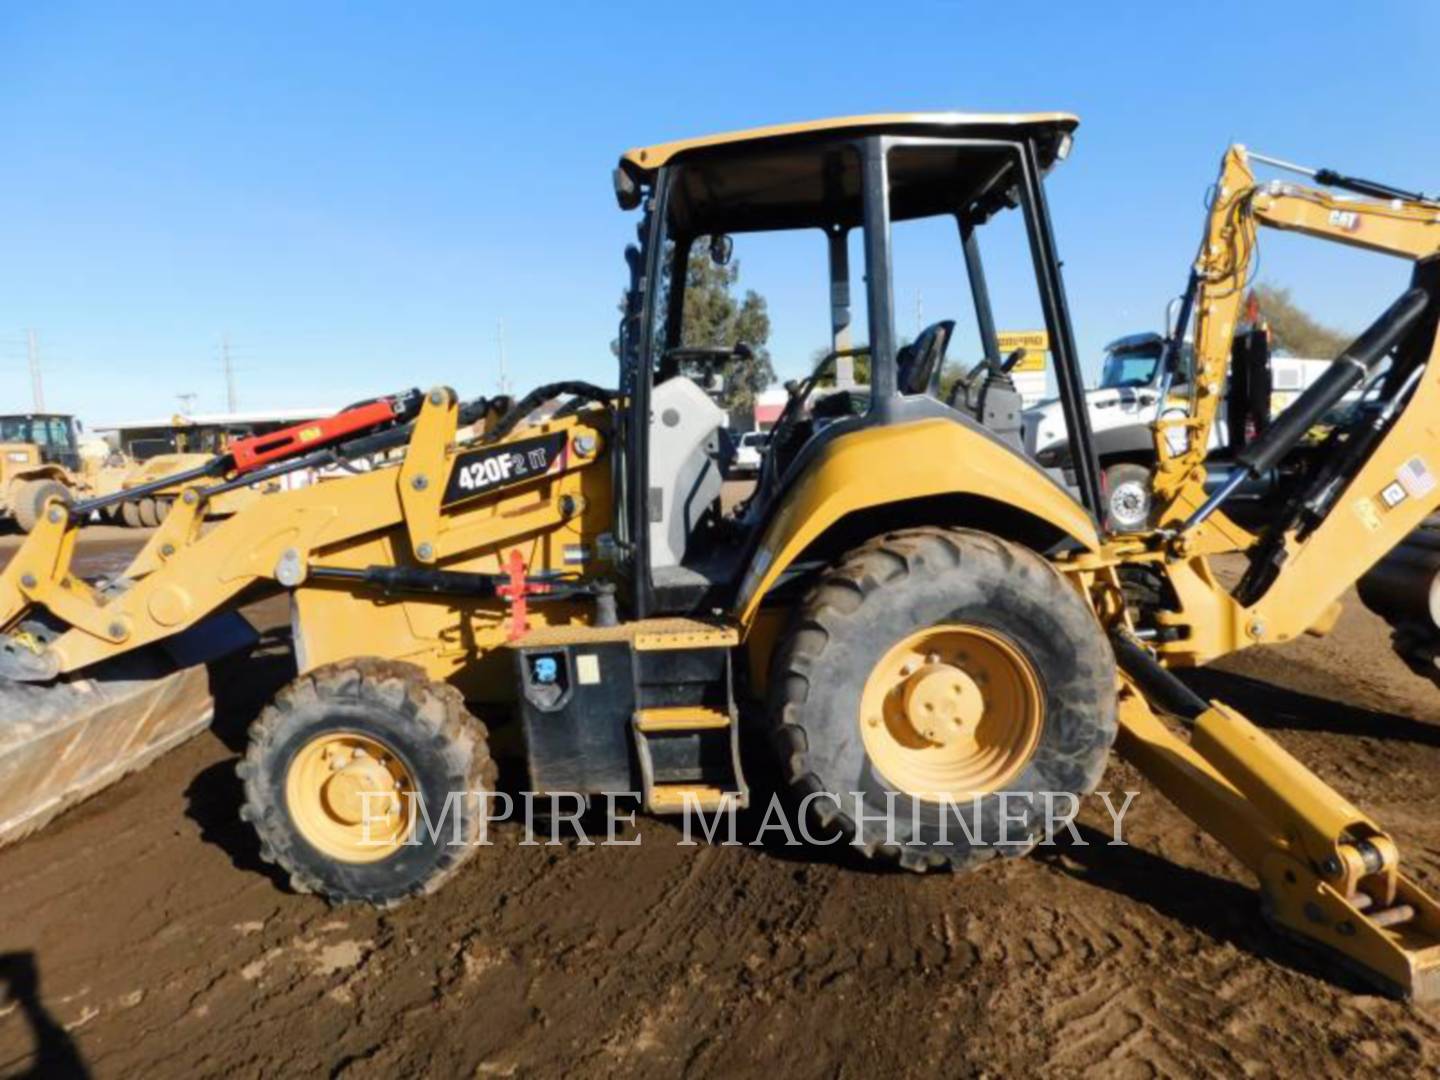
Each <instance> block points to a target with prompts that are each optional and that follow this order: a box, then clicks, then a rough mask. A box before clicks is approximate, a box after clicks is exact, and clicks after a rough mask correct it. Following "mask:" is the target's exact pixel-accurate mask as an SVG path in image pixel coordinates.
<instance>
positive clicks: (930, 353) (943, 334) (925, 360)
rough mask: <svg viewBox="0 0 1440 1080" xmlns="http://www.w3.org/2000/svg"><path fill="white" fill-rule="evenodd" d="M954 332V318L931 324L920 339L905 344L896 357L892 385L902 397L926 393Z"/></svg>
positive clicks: (938, 369)
mask: <svg viewBox="0 0 1440 1080" xmlns="http://www.w3.org/2000/svg"><path fill="white" fill-rule="evenodd" d="M954 332H955V320H954V319H942V320H941V321H940V322H937V323H931V324H930V325H929V326H927V327H926V328H925V329H924V330H922V331H920V336H919V337H917V338H916V339H915V340H914V341H912V342H911V343H910V344H909V345H906V346H905V347H904V348H903V349H901V350H900V351H899V353H898V354H896V357H895V385H896V387H897V388H898V389H899V391H900V393H902V394H928V393H929V392H930V388H931V384H932V383H933V382H934V381H935V380H936V378H937V377H938V376H939V374H940V365H941V364H943V363H944V361H945V350H946V349H947V348H948V347H949V345H950V335H951V334H953V333H954Z"/></svg>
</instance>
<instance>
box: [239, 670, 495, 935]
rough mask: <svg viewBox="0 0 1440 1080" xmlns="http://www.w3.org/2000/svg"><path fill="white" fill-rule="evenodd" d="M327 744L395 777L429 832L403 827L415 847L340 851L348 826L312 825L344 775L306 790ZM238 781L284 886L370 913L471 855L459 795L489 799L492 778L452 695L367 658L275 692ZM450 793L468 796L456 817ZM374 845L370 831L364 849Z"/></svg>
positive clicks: (471, 829) (482, 736)
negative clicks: (419, 807)
mask: <svg viewBox="0 0 1440 1080" xmlns="http://www.w3.org/2000/svg"><path fill="white" fill-rule="evenodd" d="M336 740H342V741H343V740H358V741H359V742H362V743H364V744H365V745H367V746H370V747H371V748H372V750H371V754H370V758H371V759H374V758H376V757H378V755H376V754H375V753H374V748H375V747H377V746H378V747H379V748H381V749H382V750H383V752H384V755H385V758H384V760H386V761H388V762H389V763H390V764H389V766H388V767H389V768H391V769H392V771H395V772H397V773H399V774H401V775H402V780H401V783H400V787H399V793H400V794H404V793H405V792H406V791H413V792H414V795H415V796H417V797H418V798H417V799H416V800H410V806H411V809H410V811H409V812H410V813H411V814H412V815H413V814H414V813H415V810H414V807H415V803H416V801H420V802H423V806H424V809H425V812H426V813H427V814H428V816H429V819H430V820H431V821H432V822H435V823H436V824H435V827H434V829H433V830H432V829H430V828H427V827H426V824H425V821H424V819H423V818H422V819H412V821H413V820H418V827H417V828H416V829H415V832H414V833H413V834H412V835H411V840H412V841H413V842H404V841H397V842H395V843H394V844H392V845H390V846H388V847H387V846H384V845H382V846H381V849H380V850H378V851H368V852H367V851H365V850H364V849H363V847H355V846H350V845H353V842H354V840H355V838H356V836H358V834H357V833H354V832H353V831H352V832H351V833H350V834H346V833H345V830H346V829H351V830H355V829H358V828H359V826H358V825H355V824H354V823H346V822H341V823H340V825H339V826H338V828H337V827H336V825H335V822H333V821H330V820H327V819H325V818H324V817H323V815H322V816H321V818H320V820H319V821H318V822H317V819H316V813H317V808H321V809H322V810H323V809H324V808H326V807H329V806H331V805H332V804H336V798H335V795H334V793H333V792H332V791H330V790H329V788H330V787H333V783H334V780H333V777H334V776H337V775H339V774H340V773H343V772H345V771H346V770H345V769H344V768H339V769H338V771H337V764H336V762H335V761H334V760H333V759H327V760H329V761H330V764H329V769H330V770H331V773H329V774H326V773H325V772H324V770H323V769H322V770H321V772H320V779H321V784H320V786H319V788H317V789H316V790H315V791H314V792H313V794H312V792H310V791H309V790H307V789H306V787H305V783H304V781H305V779H306V777H307V776H311V775H312V773H307V772H306V771H305V769H306V763H307V762H312V763H313V761H314V759H315V747H316V746H317V745H325V746H327V747H328V746H330V745H333V744H334V743H335V742H336ZM364 756H365V755H356V756H353V757H350V758H349V759H348V760H349V761H350V762H351V763H353V762H354V761H356V760H359V759H362V758H364ZM341 760H342V761H344V760H346V759H343V758H342V759H341ZM236 772H237V773H238V774H239V776H240V777H241V779H242V780H243V781H244V784H245V804H244V806H243V807H242V808H241V811H240V816H241V817H242V818H243V819H245V820H246V821H249V822H250V823H251V824H252V825H253V826H254V827H255V831H256V833H257V834H258V835H259V838H260V854H261V857H262V858H263V859H264V860H265V861H266V862H270V863H275V864H276V865H278V866H279V867H280V868H281V869H282V870H283V871H284V872H285V873H286V874H288V875H289V879H290V884H291V886H292V887H293V888H294V889H295V890H296V891H297V892H306V893H320V894H322V895H324V896H326V897H327V898H329V899H330V900H331V901H333V902H337V903H345V902H360V903H367V904H372V905H375V906H377V907H391V906H394V905H396V904H399V903H401V902H402V901H404V900H406V899H408V898H409V897H412V896H419V895H422V894H425V893H430V892H434V891H435V890H436V889H438V888H439V887H440V886H441V885H442V884H444V882H445V881H446V880H447V879H448V878H449V877H450V876H451V875H452V874H454V873H455V872H456V871H457V870H458V869H459V868H460V866H461V864H462V863H463V862H464V861H465V860H466V859H468V858H470V857H471V856H472V855H474V853H475V851H476V848H475V838H476V836H477V835H478V832H479V816H478V814H477V809H478V807H477V804H476V799H475V798H474V797H473V795H471V794H469V793H474V792H477V791H493V790H494V789H495V775H496V771H495V763H494V761H493V760H492V759H491V757H490V750H489V745H488V742H487V739H486V730H485V725H484V724H482V723H481V722H480V721H479V720H477V719H476V718H475V717H474V716H472V715H471V714H470V713H469V712H468V711H466V709H465V703H464V700H463V699H462V698H461V696H460V693H459V691H457V690H456V689H455V688H454V687H452V686H449V685H448V684H445V683H438V682H434V681H432V680H430V679H429V678H428V677H427V676H426V674H425V673H424V671H422V670H421V669H420V668H418V667H416V666H415V665H413V664H405V663H399V662H396V661H390V660H380V659H370V658H363V659H356V660H348V661H344V662H341V663H337V664H330V665H327V666H325V667H322V668H318V669H316V670H315V671H312V672H310V673H309V674H306V675H302V676H300V677H299V678H298V679H296V680H295V681H294V682H293V683H291V684H290V685H289V686H288V687H286V688H285V689H284V690H282V691H281V692H280V693H279V694H278V695H277V696H276V698H275V701H274V702H273V703H272V704H271V705H270V706H269V707H268V708H266V709H265V711H264V712H263V713H261V715H260V717H259V718H258V719H257V720H256V721H255V723H254V724H253V725H252V726H251V729H250V745H249V747H248V749H247V751H246V754H245V758H244V760H243V761H241V762H240V763H239V764H238V765H237V766H236ZM382 777H383V774H382ZM368 782H369V781H368V778H367V783H368ZM371 790H374V788H373V787H372V788H369V789H367V795H368V793H369V791H371ZM451 792H461V793H466V795H465V796H464V797H462V798H461V799H460V806H459V807H458V808H456V807H452V806H447V798H448V797H449V795H450V793H451ZM342 796H343V792H342ZM403 801H404V800H402V802H403ZM442 813H445V814H446V816H445V817H444V819H443V825H442V824H440V821H441V815H442ZM457 813H458V815H459V816H458V821H459V824H458V826H456V824H455V821H456V817H455V815H456V814H457ZM376 820H378V819H376ZM374 836H375V830H374V829H372V830H371V831H370V832H369V833H367V834H366V835H365V837H364V839H365V841H366V842H367V843H368V842H369V841H370V840H371V839H373V837H374ZM454 841H458V842H454ZM337 851H339V852H342V854H337Z"/></svg>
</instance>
